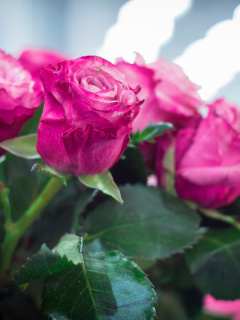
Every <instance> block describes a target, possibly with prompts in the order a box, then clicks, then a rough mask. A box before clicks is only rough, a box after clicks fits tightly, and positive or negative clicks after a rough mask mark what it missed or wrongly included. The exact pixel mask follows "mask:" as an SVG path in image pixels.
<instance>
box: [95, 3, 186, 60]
mask: <svg viewBox="0 0 240 320" xmlns="http://www.w3.org/2000/svg"><path fill="white" fill-rule="evenodd" d="M191 3H192V1H191V0H167V1H166V0H148V1H146V0H131V1H129V2H127V3H126V4H125V5H124V6H123V7H122V8H121V9H120V11H119V15H118V21H117V23H116V24H115V25H113V26H112V27H111V28H110V29H109V30H108V31H107V33H106V36H105V41H104V44H103V45H102V47H100V48H99V50H98V52H97V54H98V55H99V56H101V57H103V58H105V59H108V60H110V61H112V62H114V60H115V58H116V57H123V58H124V59H125V60H126V61H128V62H133V61H134V58H135V55H134V54H133V53H134V52H139V53H141V54H142V55H143V57H144V59H145V61H146V62H153V61H155V60H156V59H157V58H158V54H159V49H160V46H161V45H162V44H163V43H165V42H166V41H167V40H169V39H170V38H171V36H172V34H173V31H174V23H175V19H176V17H178V16H179V15H181V14H183V13H185V12H186V11H187V10H188V9H189V8H190V6H191Z"/></svg>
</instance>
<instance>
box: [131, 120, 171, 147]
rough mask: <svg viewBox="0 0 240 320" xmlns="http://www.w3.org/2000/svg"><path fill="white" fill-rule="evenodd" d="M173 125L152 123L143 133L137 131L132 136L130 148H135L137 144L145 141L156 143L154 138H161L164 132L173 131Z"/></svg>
mask: <svg viewBox="0 0 240 320" xmlns="http://www.w3.org/2000/svg"><path fill="white" fill-rule="evenodd" d="M172 129H173V125H172V124H171V123H165V122H158V123H156V124H153V122H151V123H150V124H149V125H148V126H147V127H146V128H145V129H144V130H143V131H141V132H140V131H139V130H138V131H137V132H136V133H135V134H133V135H132V136H131V140H130V143H129V145H128V146H130V147H134V145H135V144H136V143H142V142H144V141H147V142H152V143H153V142H155V140H154V138H155V137H158V136H161V135H163V134H164V132H166V131H168V130H172Z"/></svg>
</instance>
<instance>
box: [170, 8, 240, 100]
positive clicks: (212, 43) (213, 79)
mask: <svg viewBox="0 0 240 320" xmlns="http://www.w3.org/2000/svg"><path fill="white" fill-rule="evenodd" d="M239 39H240V6H238V7H237V8H236V9H235V11H234V15H233V19H231V20H224V21H222V22H219V23H217V24H215V25H214V26H213V27H211V28H210V29H209V30H208V32H207V33H206V36H205V38H203V39H201V40H198V41H195V42H194V43H192V44H191V45H190V46H189V47H188V48H187V49H186V50H185V51H184V53H183V55H181V56H180V57H178V58H176V59H175V60H174V62H175V63H177V64H178V65H180V66H181V67H182V68H183V70H184V71H185V73H186V74H187V75H188V77H189V78H190V79H191V81H193V82H195V83H197V84H198V85H200V86H202V88H201V89H200V90H199V94H200V95H201V97H202V99H205V100H209V99H212V98H213V97H214V95H215V94H216V93H217V91H218V90H219V89H220V88H221V87H223V86H225V85H226V84H227V83H228V82H230V81H231V80H232V79H233V78H234V76H235V74H236V73H237V72H239V71H240V40H239Z"/></svg>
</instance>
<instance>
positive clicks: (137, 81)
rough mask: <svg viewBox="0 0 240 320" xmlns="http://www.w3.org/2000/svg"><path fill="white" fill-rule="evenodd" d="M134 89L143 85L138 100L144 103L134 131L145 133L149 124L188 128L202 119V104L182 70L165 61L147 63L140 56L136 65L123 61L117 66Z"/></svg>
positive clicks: (195, 86) (119, 60)
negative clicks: (200, 111) (165, 124)
mask: <svg viewBox="0 0 240 320" xmlns="http://www.w3.org/2000/svg"><path fill="white" fill-rule="evenodd" d="M116 65H117V67H118V68H119V70H120V71H121V72H122V73H123V74H124V76H125V79H126V81H127V82H128V83H129V85H130V86H131V87H132V88H135V87H136V86H137V85H140V87H141V91H140V93H139V98H140V99H143V100H144V103H143V105H142V106H141V110H140V112H139V115H138V116H137V118H136V120H135V121H134V123H133V131H137V129H140V130H143V129H144V128H145V127H146V126H147V125H148V124H149V123H150V122H152V121H153V122H154V123H157V122H161V121H162V122H170V123H172V124H173V125H174V127H175V128H176V129H179V128H182V127H186V126H187V125H189V122H192V121H193V120H194V119H197V118H199V116H200V115H199V112H198V110H199V108H200V107H201V106H202V105H203V102H202V100H201V98H200V97H199V95H198V93H197V91H198V89H199V86H197V85H195V84H194V83H192V82H191V81H190V80H189V78H188V77H187V76H186V75H185V73H184V72H183V71H182V69H181V68H180V67H179V66H178V65H176V64H174V63H172V62H169V61H167V60H165V59H163V58H159V59H158V60H157V61H156V62H154V63H151V64H146V63H145V61H144V59H143V57H142V56H141V55H140V54H137V55H136V60H135V62H134V63H133V64H130V63H128V62H125V61H124V60H123V59H122V58H119V59H117V63H116Z"/></svg>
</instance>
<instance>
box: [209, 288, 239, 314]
mask: <svg viewBox="0 0 240 320" xmlns="http://www.w3.org/2000/svg"><path fill="white" fill-rule="evenodd" d="M204 311H205V312H206V313H209V314H213V315H218V316H225V317H229V316H231V317H232V318H231V319H232V320H240V300H235V301H225V300H216V299H215V298H214V297H212V296H211V295H210V294H207V295H205V297H204Z"/></svg>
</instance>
